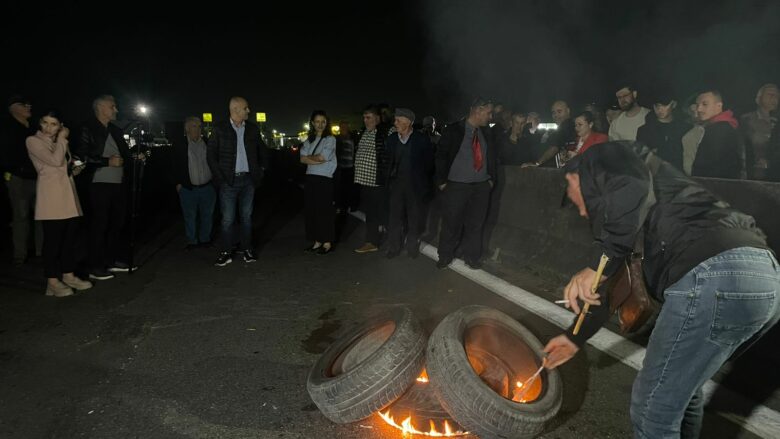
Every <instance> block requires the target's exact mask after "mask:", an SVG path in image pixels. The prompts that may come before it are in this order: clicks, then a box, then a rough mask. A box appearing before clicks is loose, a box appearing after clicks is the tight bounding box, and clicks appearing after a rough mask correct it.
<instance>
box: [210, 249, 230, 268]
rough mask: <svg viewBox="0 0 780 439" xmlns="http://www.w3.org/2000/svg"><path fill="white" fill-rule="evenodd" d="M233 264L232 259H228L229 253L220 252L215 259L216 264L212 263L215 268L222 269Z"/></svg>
mask: <svg viewBox="0 0 780 439" xmlns="http://www.w3.org/2000/svg"><path fill="white" fill-rule="evenodd" d="M231 262H233V258H231V257H230V252H222V253H220V254H219V257H218V258H217V262H215V263H214V265H216V266H217V267H224V266H225V265H227V264H229V263H231Z"/></svg>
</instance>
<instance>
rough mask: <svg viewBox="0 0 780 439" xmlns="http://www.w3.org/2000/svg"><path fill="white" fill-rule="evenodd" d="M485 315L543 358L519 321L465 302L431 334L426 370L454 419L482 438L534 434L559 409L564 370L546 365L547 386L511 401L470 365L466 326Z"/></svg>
mask: <svg viewBox="0 0 780 439" xmlns="http://www.w3.org/2000/svg"><path fill="white" fill-rule="evenodd" d="M486 320H487V321H493V322H496V323H497V324H498V325H500V326H502V327H504V328H505V329H508V330H509V331H510V332H512V333H514V334H515V335H519V336H521V337H522V338H523V340H524V341H525V342H526V344H527V345H528V346H529V347H530V348H531V350H532V351H533V352H534V353H535V354H536V355H537V356H538V357H539V358H541V355H542V348H543V346H542V344H541V343H540V342H539V340H537V338H536V337H535V336H534V335H533V334H532V333H531V332H530V331H528V329H526V328H525V327H524V326H523V325H521V324H520V323H519V322H517V321H516V320H514V319H513V318H511V317H509V316H507V315H506V314H504V313H501V312H499V311H497V310H495V309H491V308H488V307H484V306H467V307H464V308H461V309H460V310H458V311H455V312H453V313H452V314H450V315H448V316H447V317H445V318H444V320H442V321H441V323H439V325H438V326H437V327H436V329H435V330H434V331H433V334H431V337H430V339H429V340H428V351H427V352H428V353H427V370H428V376H429V378H430V383H431V385H432V386H433V390H434V393H435V394H436V397H437V398H439V402H441V404H442V406H443V407H444V408H445V409H446V410H447V412H449V414H450V415H451V416H452V418H453V419H454V420H455V421H456V422H458V423H459V424H460V425H462V426H463V427H464V428H465V429H466V430H468V431H469V432H470V433H473V434H476V435H478V436H479V437H480V438H482V439H493V438H531V437H534V436H536V435H538V434H539V433H541V432H542V430H543V429H544V424H545V422H547V421H548V420H550V419H551V418H553V417H554V416H555V415H556V414H557V413H558V410H560V407H561V402H562V384H561V378H560V375H559V374H558V371H557V370H555V369H553V370H547V371H546V372H545V373H546V383H545V390H544V392H543V393H542V395H541V396H540V397H539V399H537V400H535V401H533V402H532V403H529V404H518V403H515V402H512V401H510V400H508V399H505V398H503V397H502V396H501V395H499V394H498V393H496V392H495V391H493V389H491V388H490V387H488V386H487V385H486V384H484V383H483V382H482V380H481V379H480V378H479V376H478V375H477V374H476V372H475V371H474V369H473V368H472V367H471V364H469V360H468V358H467V356H466V350H465V348H464V333H465V331H466V329H467V328H468V327H469V326H470V325H472V324H473V323H475V322H478V321H480V322H483V321H486Z"/></svg>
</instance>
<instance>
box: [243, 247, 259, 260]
mask: <svg viewBox="0 0 780 439" xmlns="http://www.w3.org/2000/svg"><path fill="white" fill-rule="evenodd" d="M256 260H257V256H256V255H255V252H254V251H252V250H244V262H255V261H256Z"/></svg>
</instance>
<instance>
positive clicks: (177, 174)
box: [171, 136, 211, 189]
mask: <svg viewBox="0 0 780 439" xmlns="http://www.w3.org/2000/svg"><path fill="white" fill-rule="evenodd" d="M203 141H204V142H206V144H207V145H208V141H207V140H206V138H205V137H204V138H203ZM189 146H190V142H189V140H188V139H187V136H181V137H177V138H176V139H175V140H174V141H173V145H172V147H173V151H172V154H171V180H172V182H173V184H174V185H177V184H180V185H182V186H183V187H185V188H187V189H192V180H190V154H189ZM209 169H211V166H209Z"/></svg>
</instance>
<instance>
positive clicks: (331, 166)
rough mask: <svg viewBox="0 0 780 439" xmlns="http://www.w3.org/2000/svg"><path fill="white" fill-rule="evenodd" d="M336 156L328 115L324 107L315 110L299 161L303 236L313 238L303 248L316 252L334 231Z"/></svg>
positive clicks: (327, 246)
mask: <svg viewBox="0 0 780 439" xmlns="http://www.w3.org/2000/svg"><path fill="white" fill-rule="evenodd" d="M336 160H337V159H336V138H335V137H333V134H332V133H331V128H330V119H328V115H327V114H326V113H325V112H324V111H322V110H316V111H314V112H313V113H312V114H311V117H310V118H309V135H308V137H307V138H306V141H305V142H303V146H302V147H301V163H303V164H305V165H306V180H305V183H304V214H305V218H306V239H307V240H308V241H312V242H313V244H312V246H311V247H307V248H306V251H309V252H313V253H316V254H319V255H324V254H328V253H330V252H331V251H332V250H333V241H334V239H335V234H336V225H335V215H336V211H335V208H334V206H333V174H334V173H335V172H336V165H337V161H336Z"/></svg>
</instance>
